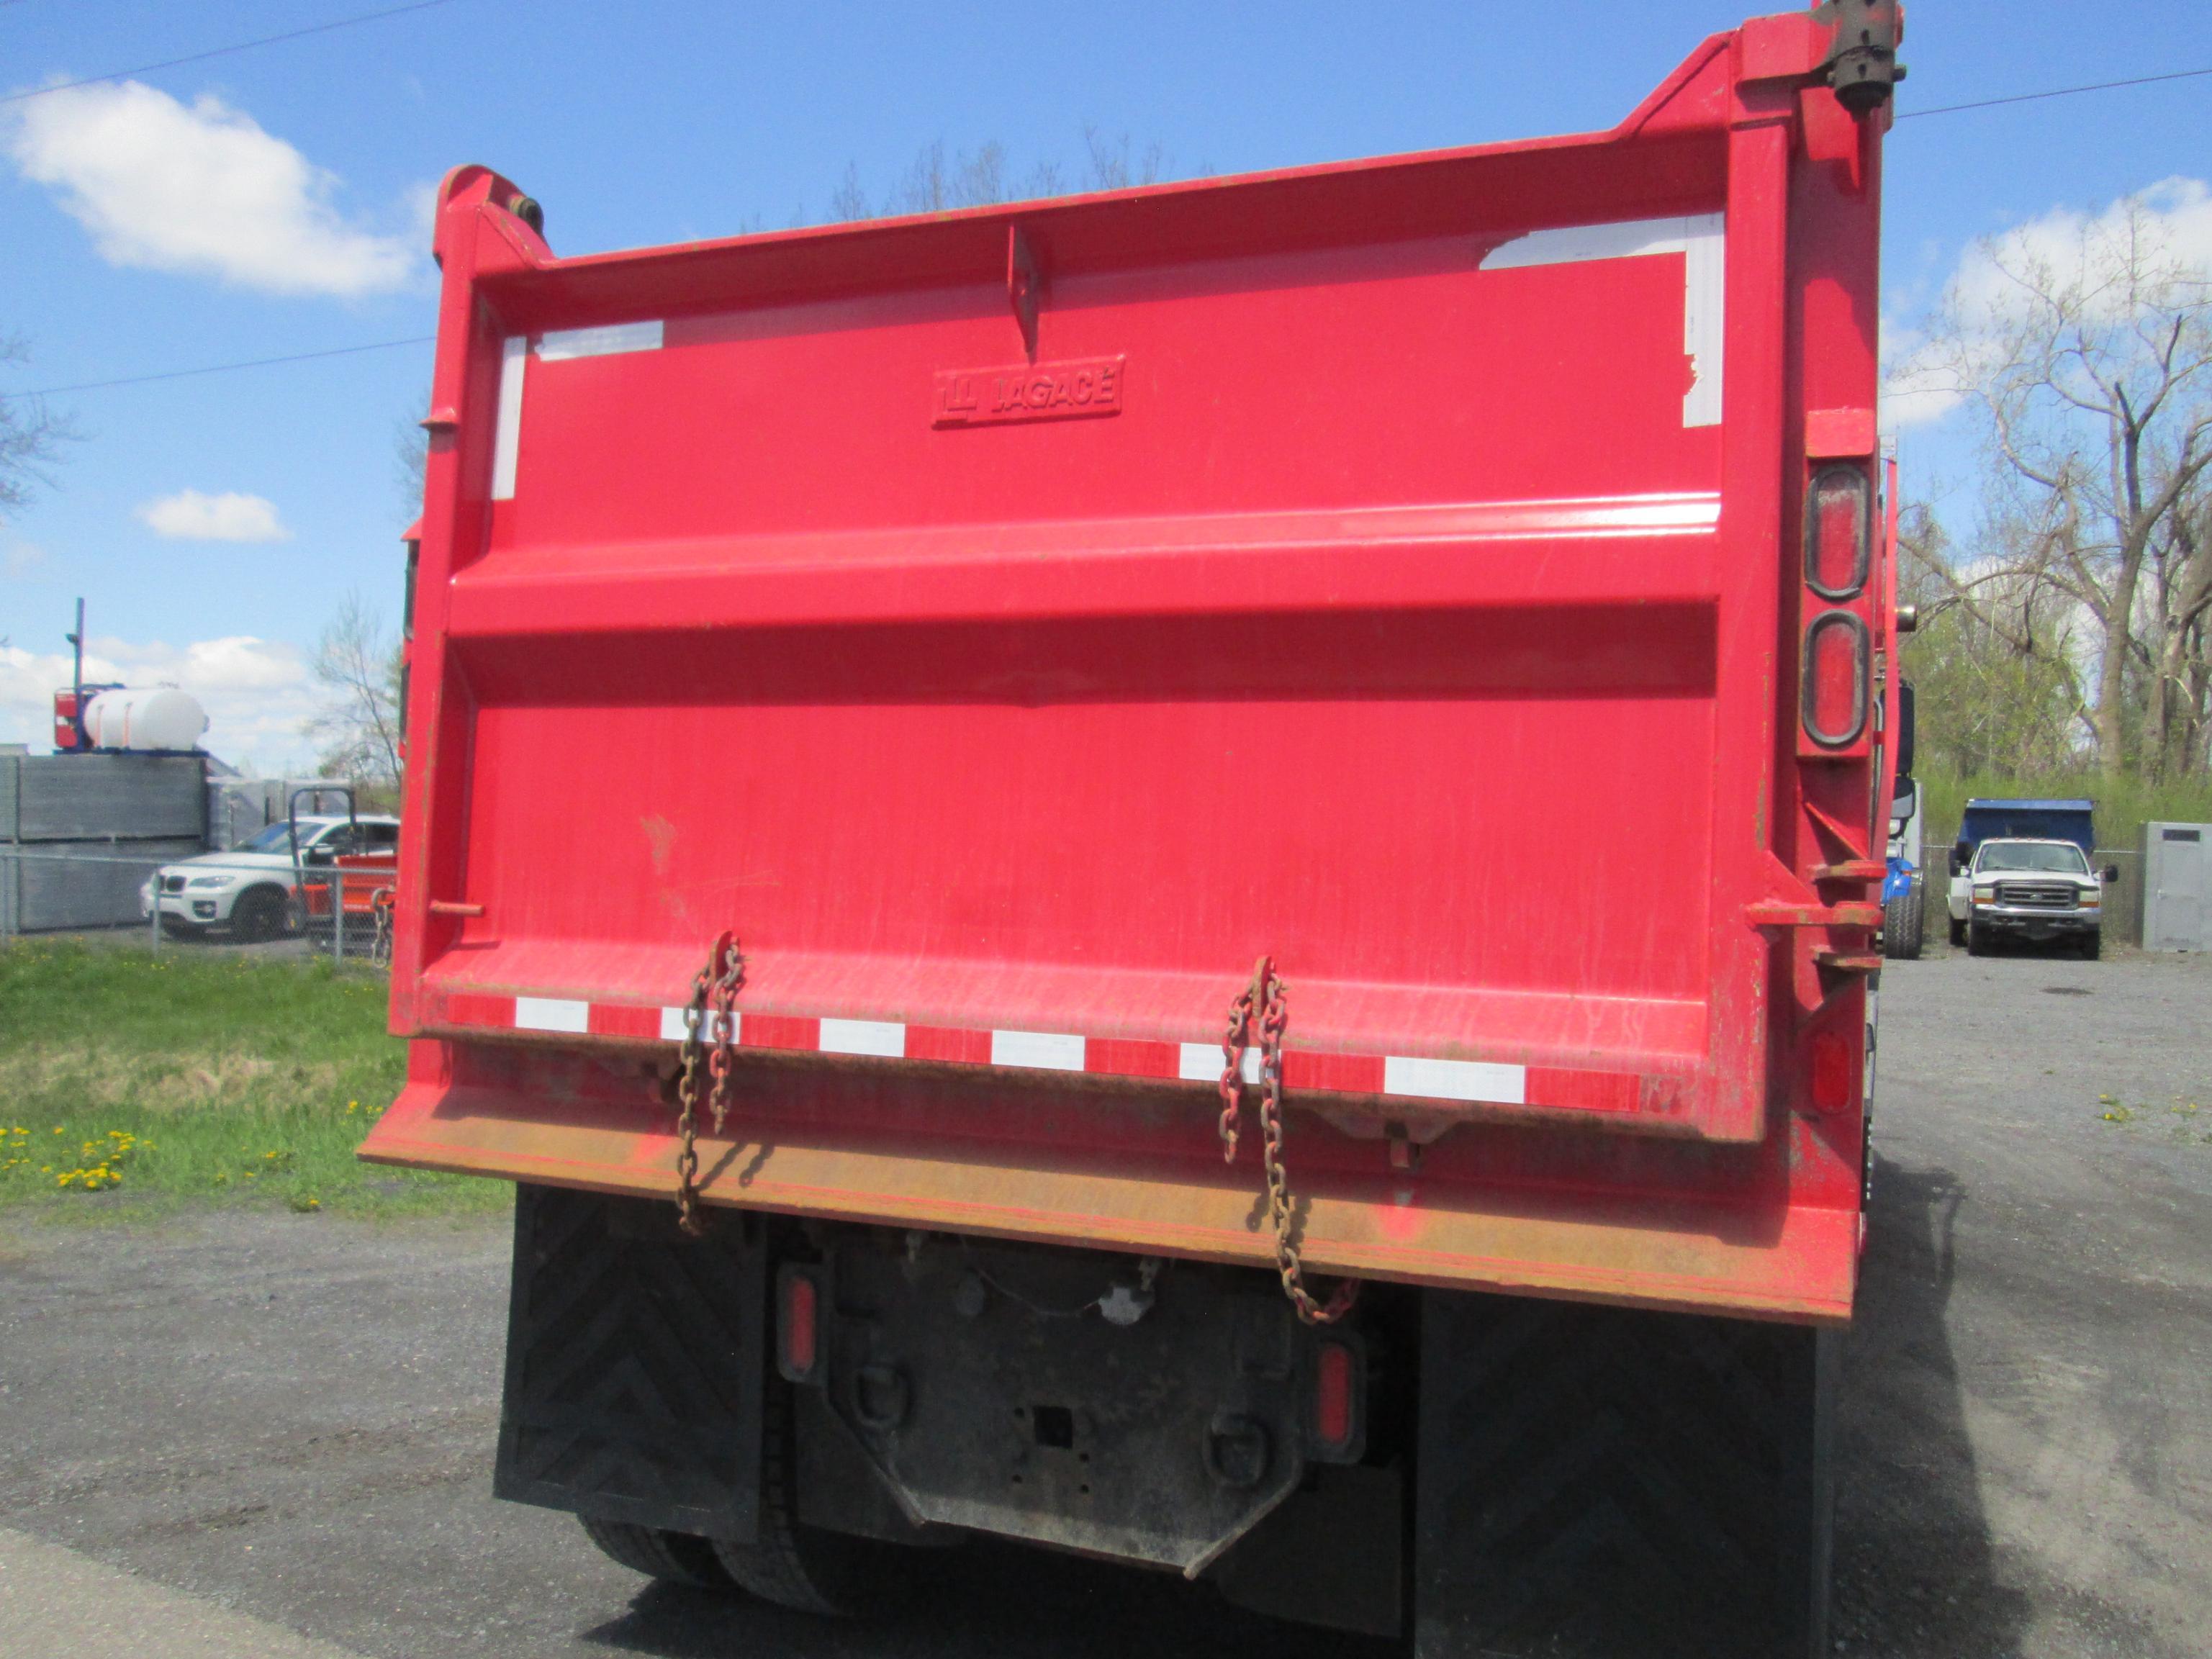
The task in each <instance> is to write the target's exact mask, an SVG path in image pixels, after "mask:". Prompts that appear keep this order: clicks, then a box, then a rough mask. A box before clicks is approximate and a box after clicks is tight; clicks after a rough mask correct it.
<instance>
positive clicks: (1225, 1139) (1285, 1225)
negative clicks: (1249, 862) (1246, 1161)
mask: <svg viewBox="0 0 2212 1659" xmlns="http://www.w3.org/2000/svg"><path fill="white" fill-rule="evenodd" d="M1288 992H1289V987H1287V986H1285V984H1284V983H1283V980H1282V975H1279V974H1278V973H1276V971H1275V962H1274V958H1273V957H1261V958H1260V960H1259V962H1258V963H1255V965H1254V967H1253V969H1252V983H1251V984H1250V985H1249V986H1248V987H1245V990H1244V994H1243V995H1242V996H1240V997H1238V998H1237V1000H1236V1001H1234V1002H1232V1003H1231V1004H1230V1005H1229V1029H1228V1030H1227V1031H1226V1032H1225V1034H1224V1035H1223V1036H1222V1039H1221V1058H1222V1066H1221V1157H1222V1161H1223V1162H1224V1163H1227V1164H1234V1163H1235V1162H1236V1161H1237V1117H1238V1115H1239V1114H1240V1113H1241V1112H1242V1110H1243V1102H1244V1093H1243V1085H1244V1055H1245V1052H1246V1050H1248V1049H1249V1048H1251V1047H1252V1045H1253V1042H1254V1040H1255V1036H1256V1038H1257V1041H1258V1043H1259V1048H1260V1139H1261V1154H1260V1162H1261V1168H1262V1169H1263V1170H1264V1171H1265V1173H1266V1175H1267V1216H1268V1218H1269V1219H1270V1220H1271V1221H1273V1223H1274V1225H1275V1271H1276V1272H1277V1273H1279V1274H1280V1275H1281V1276H1282V1280H1283V1294H1284V1295H1285V1296H1287V1297H1290V1299H1291V1306H1292V1307H1293V1308H1296V1309H1297V1310H1298V1317H1299V1318H1300V1319H1302V1320H1304V1322H1306V1323H1307V1324H1309V1325H1334V1323H1336V1322H1337V1321H1338V1320H1340V1319H1341V1318H1343V1317H1344V1316H1345V1315H1346V1314H1348V1313H1350V1312H1351V1311H1352V1304H1354V1303H1356V1302H1358V1300H1359V1281H1358V1279H1340V1280H1339V1281H1338V1283H1337V1286H1336V1290H1335V1292H1334V1294H1333V1295H1332V1296H1330V1297H1329V1298H1328V1301H1327V1302H1326V1303H1322V1302H1317V1301H1316V1300H1315V1299H1314V1297H1313V1294H1312V1292H1310V1291H1308V1290H1307V1289H1306V1285H1305V1267H1304V1264H1303V1263H1302V1262H1300V1261H1299V1260H1298V1247H1297V1244H1296V1243H1294V1242H1293V1241H1292V1240H1291V1191H1290V1177H1289V1176H1288V1175H1287V1174H1285V1171H1284V1169H1283V1028H1284V1027H1285V1025H1287V1024H1289V1023H1290V1007H1289V1001H1288ZM1255 1028H1256V1030H1255Z"/></svg>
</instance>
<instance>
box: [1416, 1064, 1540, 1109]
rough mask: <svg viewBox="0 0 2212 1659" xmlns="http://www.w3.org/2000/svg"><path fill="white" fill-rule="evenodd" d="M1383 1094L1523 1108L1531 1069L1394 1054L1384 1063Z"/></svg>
mask: <svg viewBox="0 0 2212 1659" xmlns="http://www.w3.org/2000/svg"><path fill="white" fill-rule="evenodd" d="M1383 1093H1384V1094H1386V1095H1417V1096H1419V1097H1421V1098H1422V1099H1424V1100H1482V1101H1488V1102H1490V1103H1492V1104H1493V1105H1500V1106H1520V1105H1523V1104H1525V1103H1527V1101H1528V1067H1527V1066H1499V1065H1495V1064H1493V1063H1492V1062H1491V1061H1489V1060H1409V1059H1407V1058H1406V1057H1404V1056H1402V1055H1399V1054H1392V1055H1390V1056H1389V1058H1387V1059H1385V1060H1383Z"/></svg>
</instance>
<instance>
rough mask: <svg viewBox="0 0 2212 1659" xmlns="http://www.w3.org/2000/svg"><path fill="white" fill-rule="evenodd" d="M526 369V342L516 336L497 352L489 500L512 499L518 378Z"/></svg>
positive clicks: (518, 451) (518, 437) (518, 434)
mask: <svg viewBox="0 0 2212 1659" xmlns="http://www.w3.org/2000/svg"><path fill="white" fill-rule="evenodd" d="M529 367H530V340H529V337H528V336H526V335H522V334H517V335H514V336H513V337H510V338H508V339H507V340H506V341H504V342H503V343H501V346H500V352H499V422H498V424H497V425H496V426H495V427H494V428H492V437H491V498H492V500H494V501H513V499H514V474H515V470H516V468H517V466H518V465H520V462H521V459H522V379H523V374H524V373H525V371H526V370H527V369H528V368H529Z"/></svg>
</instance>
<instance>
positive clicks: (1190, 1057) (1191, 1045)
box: [1176, 1042, 1260, 1083]
mask: <svg viewBox="0 0 2212 1659" xmlns="http://www.w3.org/2000/svg"><path fill="white" fill-rule="evenodd" d="M1223 1059H1224V1056H1223V1054H1222V1052H1221V1045H1220V1044H1219V1043H1218V1042H1186V1043H1184V1044H1183V1045H1182V1064H1181V1065H1180V1066H1178V1067H1177V1069H1176V1076H1177V1077H1179V1078H1181V1079H1183V1080H1184V1081H1185V1082H1186V1083H1218V1082H1220V1081H1221V1062H1222V1060H1223ZM1244 1080H1245V1081H1246V1082H1247V1083H1257V1082H1258V1081H1259V1080H1260V1051H1259V1050H1258V1049H1257V1048H1247V1049H1246V1050H1245V1051H1244Z"/></svg>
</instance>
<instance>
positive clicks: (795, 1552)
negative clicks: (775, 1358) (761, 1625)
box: [714, 1376, 927, 1619]
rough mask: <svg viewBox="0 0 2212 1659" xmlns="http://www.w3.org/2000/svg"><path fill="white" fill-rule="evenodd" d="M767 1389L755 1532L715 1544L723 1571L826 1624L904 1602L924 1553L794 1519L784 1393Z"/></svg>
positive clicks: (765, 1597) (773, 1386)
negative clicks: (739, 1539)
mask: <svg viewBox="0 0 2212 1659" xmlns="http://www.w3.org/2000/svg"><path fill="white" fill-rule="evenodd" d="M768 1387H769V1392H768V1400H767V1407H766V1410H765V1412H764V1413H763V1420H762V1425H761V1494H760V1528H759V1532H758V1535H757V1537H756V1538H755V1539H754V1541H752V1542H750V1543H737V1542H733V1541H731V1540H728V1539H719V1538H718V1539H716V1540H715V1541H714V1554H715V1557H716V1559H718V1560H719V1561H720V1564H721V1567H722V1570H723V1571H725V1572H726V1573H727V1574H728V1575H729V1577H731V1578H732V1580H733V1581H735V1583H737V1584H738V1587H739V1588H740V1589H744V1590H748V1591H750V1593H751V1594H753V1595H757V1596H758V1597H759V1598H760V1599H761V1600H762V1601H773V1602H774V1603H775V1605H776V1606H778V1607H789V1608H791V1609H793V1611H794V1612H798V1613H817V1614H821V1615H823V1616H824V1617H828V1618H833V1619H849V1618H854V1617H857V1616H859V1615H860V1614H862V1613H872V1612H875V1611H877V1610H878V1609H880V1608H883V1607H887V1606H896V1604H897V1603H899V1602H901V1601H904V1600H906V1599H907V1597H908V1595H909V1594H910V1592H911V1591H912V1589H913V1588H914V1585H915V1574H916V1572H917V1570H918V1568H919V1565H920V1561H921V1559H927V1553H925V1552H920V1551H916V1550H914V1549H910V1548H907V1547H902V1546H900V1545H897V1544H886V1543H884V1542H882V1541H879V1540H877V1539H873V1538H856V1537H854V1536H852V1535H850V1534H845V1533H838V1532H826V1531H824V1530H823V1529H822V1528H819V1527H810V1526H808V1525H807V1524H806V1523H805V1522H803V1521H801V1520H800V1519H799V1481H798V1470H799V1460H798V1457H797V1455H796V1451H797V1447H796V1445H795V1443H794V1439H795V1436H794V1432H793V1430H794V1425H793V1420H792V1410H793V1401H792V1397H791V1389H790V1388H789V1386H788V1385H787V1384H786V1383H784V1382H783V1381H782V1380H781V1378H780V1377H773V1376H772V1377H771V1378H770V1379H769V1385H768ZM917 1558H920V1559H917Z"/></svg>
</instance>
